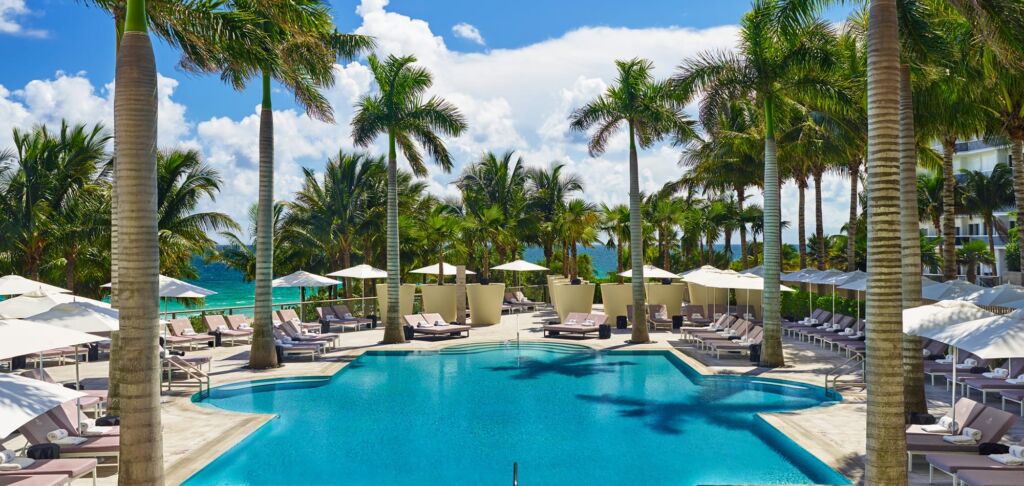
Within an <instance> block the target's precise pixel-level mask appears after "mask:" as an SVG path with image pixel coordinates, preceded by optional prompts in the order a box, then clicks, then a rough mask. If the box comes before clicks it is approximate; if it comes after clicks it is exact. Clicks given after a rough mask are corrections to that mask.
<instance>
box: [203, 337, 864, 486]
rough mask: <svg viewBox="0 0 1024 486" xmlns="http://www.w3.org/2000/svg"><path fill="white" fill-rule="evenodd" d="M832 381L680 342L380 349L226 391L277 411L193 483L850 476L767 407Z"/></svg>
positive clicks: (788, 405)
mask: <svg viewBox="0 0 1024 486" xmlns="http://www.w3.org/2000/svg"><path fill="white" fill-rule="evenodd" d="M827 401H829V399H828V398H827V397H826V396H824V394H823V391H822V390H821V389H820V388H815V387H809V386H805V385H798V384H793V383H786V382H777V381H770V380H760V379H750V378H738V377H737V378H702V377H701V376H699V375H698V374H697V373H695V372H694V371H693V370H692V369H690V368H689V367H687V366H686V365H685V364H684V363H683V362H682V361H680V360H679V359H678V358H676V357H675V356H673V355H671V353H668V352H596V351H591V350H589V349H585V348H582V347H578V346H572V345H563V344H529V345H528V344H526V343H523V345H522V346H521V348H520V349H518V350H517V348H516V346H515V344H514V343H512V344H504V345H502V344H494V345H487V344H484V345H479V344H478V345H463V346H455V347H450V348H446V349H444V350H442V351H441V352H368V353H366V354H364V355H363V356H361V357H360V358H358V359H357V360H356V361H354V362H353V363H351V364H349V365H348V366H347V367H346V368H344V369H343V370H342V371H340V372H339V373H337V374H336V375H334V376H333V377H331V378H329V379H298V380H282V381H263V382H251V383H246V384H240V385H230V386H226V387H221V388H215V389H213V391H212V393H211V396H210V398H208V399H206V400H203V401H202V403H203V404H205V405H207V406H216V407H220V408H223V409H227V410H233V411H239V412H257V413H273V414H277V418H275V419H274V420H271V421H270V422H268V423H267V424H266V425H264V426H263V427H261V428H260V429H259V430H257V431H256V432H254V433H253V434H252V435H250V436H249V437H247V438H246V439H245V440H243V441H242V442H240V443H239V444H238V445H236V446H235V447H234V448H232V449H230V450H229V451H228V452H226V453H225V454H224V455H222V456H221V457H219V458H218V459H216V460H215V461H213V462H212V463H211V464H209V465H208V466H207V467H206V468H204V469H202V470H201V471H199V472H198V473H197V474H196V475H194V476H193V477H192V478H190V479H189V480H188V481H187V482H186V483H185V484H187V485H192V486H195V485H236V484H237V485H242V484H251V485H299V484H302V485H306V484H373V485H382V484H387V485H391V484H395V485H404V484H410V485H412V484H415V485H424V484H445V485H448V484H473V485H486V484H510V483H511V479H512V464H513V462H518V463H519V480H520V484H523V485H529V486H532V485H542V484H561V485H567V484H631V485H635V484H644V485H653V484H673V485H676V484H678V485H697V484H700V485H723V484H750V483H756V484H810V483H816V484H848V482H847V480H846V479H845V478H843V476H841V475H839V474H838V473H836V472H835V471H833V470H832V469H830V468H828V467H827V466H825V465H824V464H822V463H821V462H820V461H818V460H817V459H815V458H814V457H813V456H811V455H810V454H809V453H807V452H806V451H804V450H803V449H801V448H799V447H798V446H796V445H795V444H794V443H793V442H792V441H790V440H789V439H788V438H786V437H785V436H783V435H781V434H779V433H778V432H776V431H774V429H772V428H771V427H770V426H768V425H767V424H766V423H764V422H763V421H762V420H761V419H760V418H758V417H756V416H755V414H756V413H758V412H780V411H786V410H795V409H800V408H807V407H813V406H817V405H820V404H822V403H824V402H827Z"/></svg>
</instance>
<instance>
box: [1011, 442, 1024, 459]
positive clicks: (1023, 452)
mask: <svg viewBox="0 0 1024 486" xmlns="http://www.w3.org/2000/svg"><path fill="white" fill-rule="evenodd" d="M1010 454H1012V455H1013V456H1015V457H1020V458H1022V459H1024V446H1019V445H1012V446H1010Z"/></svg>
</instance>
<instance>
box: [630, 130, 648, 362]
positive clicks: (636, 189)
mask: <svg viewBox="0 0 1024 486" xmlns="http://www.w3.org/2000/svg"><path fill="white" fill-rule="evenodd" d="M628 123H629V260H630V264H631V265H632V268H631V269H630V277H631V279H632V282H631V285H632V287H633V334H632V336H631V337H630V341H631V342H633V343H646V342H650V340H651V338H650V335H649V334H648V332H647V306H646V305H645V304H644V300H645V297H646V295H644V247H643V244H644V243H643V241H644V239H643V222H642V221H641V219H640V175H639V172H640V169H639V167H640V163H639V161H638V160H637V153H636V136H635V133H634V131H633V121H632V120H629V121H628Z"/></svg>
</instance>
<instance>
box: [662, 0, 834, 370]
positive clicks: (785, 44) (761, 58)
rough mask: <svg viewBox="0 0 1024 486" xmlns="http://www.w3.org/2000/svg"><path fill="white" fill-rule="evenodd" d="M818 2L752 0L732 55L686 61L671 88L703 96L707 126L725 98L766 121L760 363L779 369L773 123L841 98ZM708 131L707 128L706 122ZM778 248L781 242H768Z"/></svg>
mask: <svg viewBox="0 0 1024 486" xmlns="http://www.w3.org/2000/svg"><path fill="white" fill-rule="evenodd" d="M820 3H821V2H814V1H782V0H755V2H754V4H753V7H752V9H751V11H750V12H748V13H747V14H746V15H744V16H743V19H742V20H741V22H740V43H739V49H738V51H737V52H717V53H702V54H700V55H698V56H697V57H696V58H693V59H689V60H687V61H684V63H683V65H682V66H681V67H680V70H679V73H678V74H677V75H676V76H675V77H674V82H675V84H676V85H677V86H678V87H679V89H680V90H682V91H683V92H696V91H699V92H702V93H703V95H704V98H703V100H702V101H701V108H700V109H701V119H702V120H707V119H710V118H712V117H714V116H715V114H716V112H718V111H720V110H721V109H723V108H724V107H726V106H728V103H730V102H731V100H734V99H737V98H745V99H750V100H753V102H754V104H755V105H756V106H758V107H759V109H760V112H761V118H762V119H763V120H764V122H763V126H764V133H765V140H764V142H765V143H764V152H765V156H764V191H763V192H764V218H765V220H764V240H765V242H767V243H769V244H765V245H763V248H764V250H763V251H764V275H765V286H764V292H763V295H762V298H763V309H764V310H763V312H764V330H765V338H764V349H763V350H762V354H761V363H760V364H761V365H762V366H771V367H777V366H782V365H783V364H784V359H783V356H782V336H781V316H780V305H781V297H780V292H779V280H778V275H779V273H780V272H781V270H782V261H781V254H780V252H781V241H782V239H781V230H780V221H781V209H780V202H779V187H780V186H779V164H778V160H777V154H776V151H777V147H776V130H777V123H779V122H781V121H783V120H785V113H786V112H787V111H788V110H790V109H792V104H793V103H794V101H793V100H796V99H800V100H813V101H814V102H815V103H817V104H821V105H829V104H832V103H835V101H836V100H837V99H840V98H843V97H844V96H843V95H844V93H842V92H841V90H839V89H838V88H837V87H836V86H835V83H833V82H832V79H831V76H829V75H828V73H827V72H826V71H828V70H829V69H830V67H831V59H830V56H829V55H828V54H829V53H828V51H829V48H830V46H831V42H832V39H833V32H832V26H831V25H830V24H829V23H827V22H825V21H822V20H820V19H817V18H815V14H816V12H817V9H818V7H819V4H820ZM705 125H707V123H705ZM771 242H779V243H771Z"/></svg>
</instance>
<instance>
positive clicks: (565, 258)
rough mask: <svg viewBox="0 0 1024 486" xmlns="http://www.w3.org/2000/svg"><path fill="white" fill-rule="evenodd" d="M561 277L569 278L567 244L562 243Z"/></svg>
mask: <svg viewBox="0 0 1024 486" xmlns="http://www.w3.org/2000/svg"><path fill="white" fill-rule="evenodd" d="M562 276H563V277H568V276H569V243H568V242H566V241H564V240H563V241H562Z"/></svg>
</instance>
